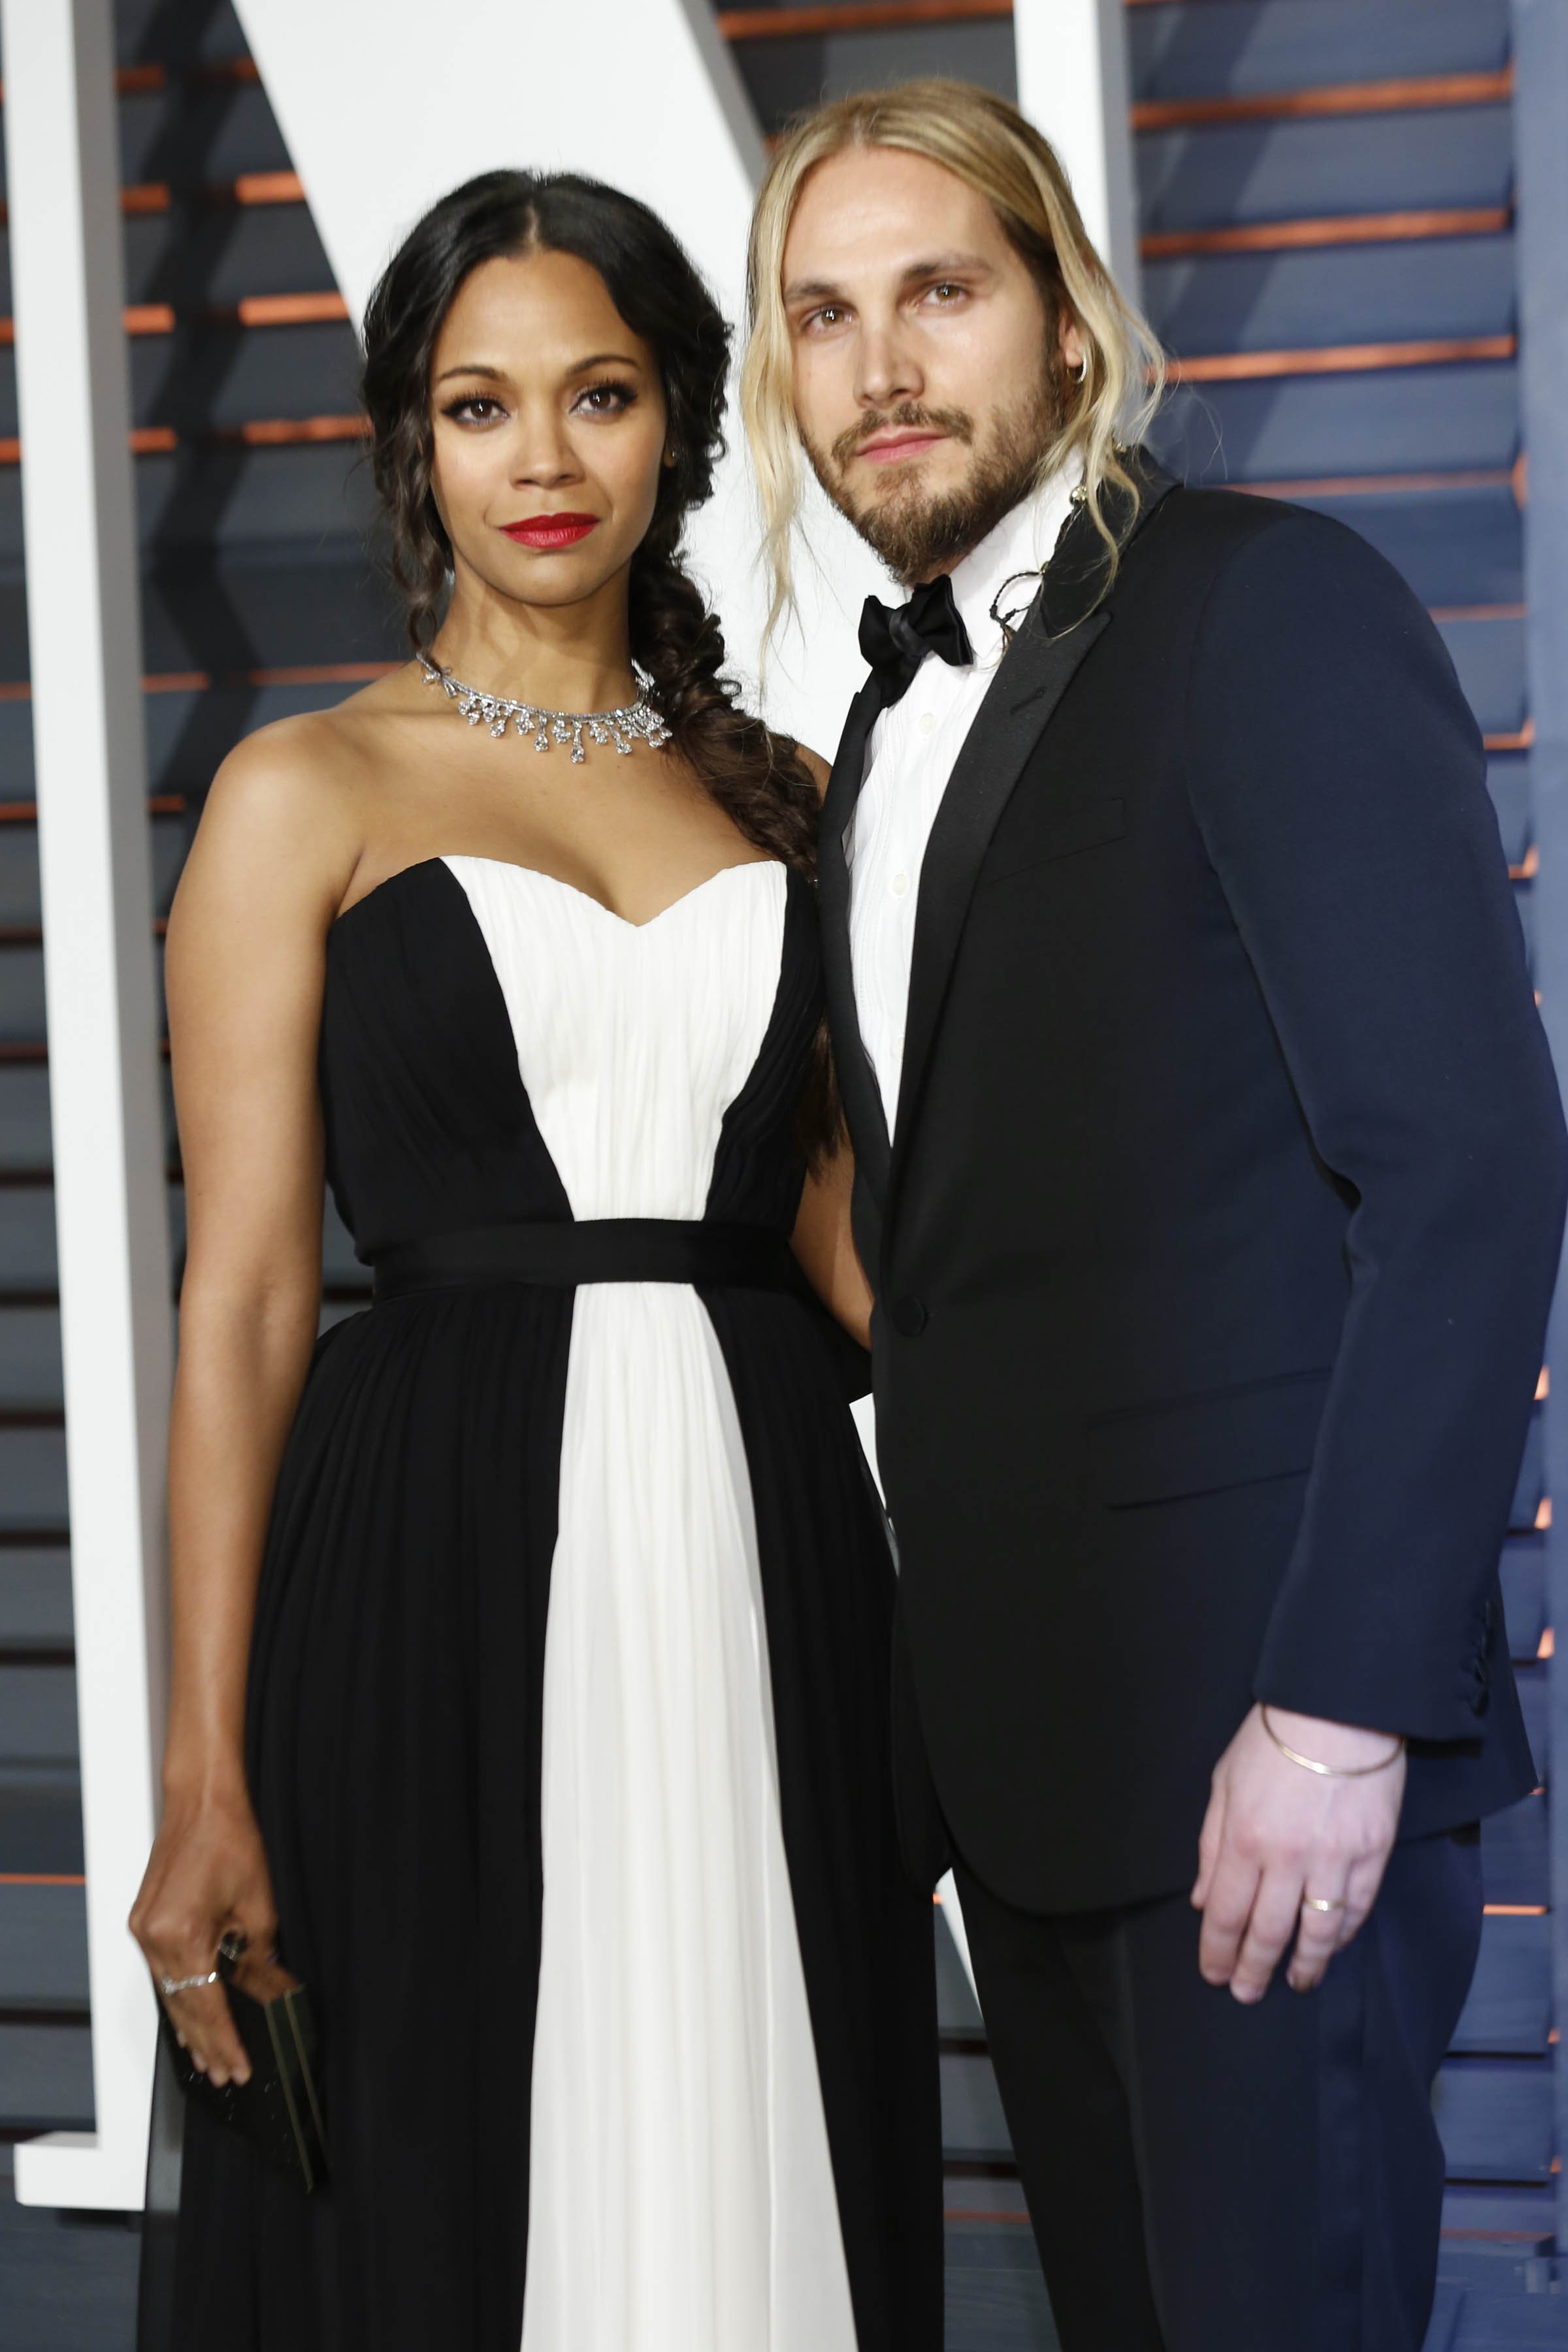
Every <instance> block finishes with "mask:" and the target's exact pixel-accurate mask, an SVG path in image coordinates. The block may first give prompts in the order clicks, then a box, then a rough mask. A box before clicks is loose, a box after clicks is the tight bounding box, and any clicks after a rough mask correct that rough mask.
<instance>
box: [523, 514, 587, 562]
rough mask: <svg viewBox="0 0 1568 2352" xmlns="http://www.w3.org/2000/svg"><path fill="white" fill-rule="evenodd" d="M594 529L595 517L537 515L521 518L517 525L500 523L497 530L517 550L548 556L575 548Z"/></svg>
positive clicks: (581, 515)
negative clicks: (554, 552)
mask: <svg viewBox="0 0 1568 2352" xmlns="http://www.w3.org/2000/svg"><path fill="white" fill-rule="evenodd" d="M598 525H599V518H598V516H597V515H591V514H537V515H525V516H524V517H523V519H522V520H521V522H503V523H502V525H501V529H502V530H504V531H505V533H506V535H507V537H508V539H510V540H514V541H516V543H517V544H518V546H519V547H534V548H538V549H539V550H540V551H541V552H542V553H543V554H549V553H550V552H551V551H552V550H553V549H556V548H561V547H575V546H576V544H577V542H578V541H579V540H580V539H586V538H587V536H588V533H589V532H590V531H591V530H597V529H598Z"/></svg>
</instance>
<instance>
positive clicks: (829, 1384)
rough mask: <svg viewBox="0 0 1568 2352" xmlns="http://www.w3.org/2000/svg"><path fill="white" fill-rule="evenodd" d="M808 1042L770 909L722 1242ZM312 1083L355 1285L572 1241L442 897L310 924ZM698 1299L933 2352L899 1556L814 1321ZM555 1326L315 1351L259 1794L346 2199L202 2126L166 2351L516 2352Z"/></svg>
mask: <svg viewBox="0 0 1568 2352" xmlns="http://www.w3.org/2000/svg"><path fill="white" fill-rule="evenodd" d="M819 1017H820V981H819V975H818V969H817V954H816V910H815V904H814V900H813V897H812V894H811V892H810V890H809V888H808V887H806V886H805V885H804V884H803V883H801V882H800V881H799V880H798V878H797V877H790V883H789V889H788V897H787V902H786V916H785V924H784V948H783V955H782V963H781V970H780V977H779V984H778V992H777V997H776V1001H775V1003H774V1006H773V1015H772V1019H771V1021H770V1023H769V1025H768V1029H767V1034H766V1036H765V1039H764V1042H763V1049H762V1052H761V1054H760V1055H759V1056H758V1059H757V1061H756V1064H755V1066H754V1067H753V1068H752V1073H751V1076H750V1077H749V1079H748V1081H747V1083H746V1085H745V1086H744V1087H743V1088H742V1092H741V1094H740V1095H739V1096H738V1097H736V1098H735V1100H734V1101H733V1102H732V1103H731V1106H730V1108H729V1111H728V1114H727V1116H726V1118H725V1120H724V1123H723V1129H722V1132H721V1140H720V1147H719V1150H718V1154H717V1159H716V1162H715V1166H714V1171H713V1179H712V1188H711V1195H710V1203H709V1210H708V1216H709V1218H710V1220H712V1221H713V1222H715V1223H727V1224H731V1225H734V1224H752V1225H756V1226H759V1227H762V1228H764V1229H767V1230H771V1231H774V1232H777V1233H778V1234H781V1235H782V1234H787V1233H788V1231H789V1228H790V1226H791V1224H792V1223H793V1219H794V1216H795V1209H796V1205H797V1203H798V1199H799V1192H800V1186H801V1181H802V1174H803V1170H802V1163H801V1160H800V1156H799V1152H798V1149H797V1146H796V1142H795V1131H794V1129H795V1110H796V1106H797V1104H798V1101H799V1098H800V1094H801V1090H802V1087H803V1084H804V1082H805V1072H806V1068H807V1066H808V1059H809V1055H810V1052H811V1049H812V1043H813V1040H814V1038H815V1035H816V1028H817V1024H818V1020H819ZM321 1093H322V1099H323V1103H324V1106H325V1115H326V1127H327V1138H328V1164H329V1175H330V1180H331V1185H332V1189H333V1192H334V1195H335V1197H336V1200H337V1202H338V1205H339V1208H340V1210H341V1212H342V1215H343V1217H344V1219H345V1221H346V1222H347V1223H349V1225H350V1227H351V1229H352V1230H353V1234H354V1235H355V1243H356V1248H357V1249H358V1251H359V1253H360V1255H362V1256H363V1257H365V1258H367V1259H371V1260H373V1261H374V1258H375V1257H376V1256H377V1255H378V1254H383V1253H385V1252H388V1251H391V1250H394V1249H396V1248H400V1247H403V1246H405V1245H406V1244H410V1243H416V1242H419V1241H421V1240H425V1239H428V1238H429V1237H431V1236H434V1235H437V1234H448V1233H455V1232H461V1231H466V1230H468V1229H471V1228H481V1227H492V1226H498V1225H503V1224H507V1223H520V1222H521V1223H530V1222H535V1223H536V1222H542V1221H561V1222H563V1223H564V1222H569V1221H570V1216H571V1212H570V1208H569V1206H568V1202H567V1198H566V1194H565V1191H564V1189H563V1184H562V1181H561V1179H560V1177H559V1176H558V1175H557V1173H556V1171H555V1169H554V1166H553V1164H552V1160H551V1157H550V1154H549V1152H548V1150H546V1148H545V1145H544V1143H543V1141H542V1137H541V1134H540V1131H539V1129H538V1126H537V1125H536V1123H535V1120H534V1118H533V1115H532V1112H531V1107H530V1104H529V1101H528V1098H527V1095H526V1092H525V1090H524V1087H523V1084H522V1080H521V1075H520V1071H519V1066H518V1056H517V1049H516V1045H515V1041H514V1038H513V1034H512V1031H511V1028H510V1020H509V1015H508V1012H507V1008H506V1005H505V1003H504V1001H503V998H502V993H501V990H500V985H499V984H498V981H497V978H496V974H495V971H494V970H493V968H492V966H491V963H490V961H489V953H488V951H487V948H486V945H485V941H484V938H483V936H482V934H481V932H480V930H479V926H478V924H477V923H476V921H475V919H474V916H473V914H472V912H471V910H470V907H469V903H468V898H467V897H466V895H465V893H464V890H463V888H462V887H461V885H460V884H459V883H458V881H457V879H456V878H455V877H454V876H453V874H452V873H451V871H450V870H449V869H448V868H447V866H445V865H444V864H443V863H442V862H440V861H439V860H431V861H429V862H427V863H426V864H424V865H420V866H414V867H411V868H409V869H408V870H407V871H406V872H405V873H404V874H401V875H399V876H397V877H394V879H393V880H391V881H389V882H388V883H386V884H384V885H383V886H382V887H380V888H378V889H377V890H375V891H374V892H373V893H372V894H371V895H370V896H369V897H368V898H364V899H363V900H362V901H360V902H359V904H358V905H356V906H355V907H354V908H352V909H351V910H350V911H349V912H348V913H347V914H346V915H345V916H344V917H342V919H340V920H339V922H338V923H337V924H336V925H335V926H334V928H333V930H332V933H331V940H330V944H329V958H328V971H327V982H326V992H325V999H324V1005H323V1014H322V1027H321ZM701 1296H702V1297H703V1300H704V1303H705V1305H706V1307H707V1309H708V1312H709V1314H710V1318H711V1320H712V1323H713V1327H714V1329H715V1332H716V1334H717V1336H718V1339H719V1341H720V1344H721V1349H722V1354H723V1359H724V1362H725V1365H726V1368H727V1370H728V1371H729V1374H730V1379H731V1387H732V1391H733V1395H734V1401H735V1407H736V1412H737V1416H738V1418H739V1421H740V1424H741V1428H742V1434H743V1439H744V1444H745V1449H746V1454H747V1459H748V1465H749V1470H750V1475H751V1481H752V1500H753V1505H754V1509H755V1516H756V1526H757V1540H758V1552H759V1558H760V1566H761V1574H762V1582H763V1596H764V1608H765V1617H766V1630H767V1641H768V1647H769V1664H770V1670H771V1681H772V1694H773V1713H774V1725H775V1738H776V1748H777V1759H778V1779H779V1801H780V1811H781V1816H782V1826H783V1833H784V1849H785V1854H786V1859H787V1864H788V1869H789V1876H790V1883H791V1888H792V1892H793V1896H794V1901H795V1913H796V1922H797V1928H798V1935H799V1941H800V1948H801V1955H802V1962H803V1967H804V1970H805V1984H806V1991H807V1998H808V2004H809V2009H810V2014H811V2021H812V2031H813V2035H814V2038H815V2042H816V2050H817V2056H818V2070H819V2074H820V2079H821V2087H822V2093H823V2100H824V2107H825V2113H826V2125H827V2134H828V2143H829V2148H830V2153H831V2158H832V2167H833V2175H834V2181H835V2185H836V2188H837V2199H838V2206H839V2211H840V2217H841V2221H842V2227H843V2234H844V2242H845V2253H846V2259H847V2269H848V2275H849V2283H850V2290H851V2295H852V2300H853V2305H854V2313H855V2321H856V2326H857V2332H858V2342H859V2345H860V2347H861V2352H936V2347H938V2346H939V2345H940V2342H941V2330H942V2294H941V2226H942V2221H941V2171H940V2121H939V2112H938V2096H937V2083H936V2065H935V2047H936V2045H935V2020H934V1993H933V1987H932V1981H931V1973H932V1971H931V1909H930V1898H929V1895H923V1894H921V1893H920V1892H919V1891H917V1890H916V1889H915V1888H914V1887H913V1885H911V1884H910V1881H909V1879H908V1877H907V1876H906V1875H905V1874H904V1872H903V1870H902V1867H901V1865H900V1862H899V1860H898V1856H897V1839H896V1832H895V1826H894V1822H893V1814H892V1799H891V1790H890V1775H889V1763H888V1729H887V1723H888V1685H889V1643H890V1627H891V1620H892V1608H893V1577H892V1570H891V1566H890V1561H889V1554H888V1549H887V1544H886V1538H885V1533H884V1527H883V1523H882V1519H881V1516H880V1511H879V1506H878V1503H877V1499H876V1496H875V1493H874V1490H873V1489H872V1488H871V1487H870V1485H869V1481H868V1475H867V1473H866V1469H865V1465H864V1462H863V1459H862V1457H861V1455H860V1453H859V1449H858V1441H857V1439H856V1436H855V1433H854V1429H853V1424H852V1423H851V1422H850V1420H849V1417H848V1414H847V1410H846V1407H845V1405H844V1402H843V1397H842V1379H841V1371H840V1368H839V1366H838V1364H837V1361H836V1358H835V1352H834V1349H833V1347H832V1345H831V1342H830V1341H829V1339H827V1337H826V1334H825V1331H824V1329H823V1328H822V1324H821V1321H820V1320H819V1318H818V1316H817V1314H816V1313H815V1312H814V1311H813V1309H812V1308H811V1307H809V1306H808V1305H807V1304H806V1303H805V1302H804V1301H803V1300H802V1299H800V1298H799V1297H795V1296H791V1295H789V1294H788V1293H786V1292H784V1291H780V1290H776V1289H775V1290H767V1289H728V1288H725V1289H719V1290H712V1291H709V1290H704V1291H703V1292H702V1293H701ZM573 1301H574V1293H573V1291H572V1290H571V1289H570V1288H568V1287H562V1286H535V1285H531V1284H524V1283H510V1282H497V1283H494V1284H489V1285H486V1284H479V1285H472V1284H470V1285H466V1286H461V1287H453V1288H447V1289H438V1290H435V1291H431V1292H426V1293H421V1294H418V1295H416V1296H411V1297H400V1298H397V1299H395V1300H394V1301H391V1302H390V1303H386V1304H382V1305H378V1306H376V1307H374V1308H373V1309H372V1310H371V1311H369V1312H368V1313H364V1314H361V1315H357V1316H354V1317H353V1318H350V1319H349V1320H348V1321H346V1322H344V1323H342V1324H341V1325H339V1326H338V1327H337V1328H335V1329H333V1330H331V1331H330V1332H329V1333H327V1335H326V1336H325V1337H324V1338H323V1339H321V1342H320V1343H319V1345H318V1348H317V1351H316V1355H315V1359H314V1361H313V1363H312V1366H311V1370H310V1375H309V1378H308V1381H307V1382H306V1386H305V1390H304V1393H303V1395H302V1398H301V1401H300V1407H299V1411H298V1414H297V1416H296V1420H295V1423H294V1427H293V1431H292V1433H291V1436H290V1439H289V1446H288V1450H287V1454H286V1457H285V1461H284V1464H283V1467H282V1471H281V1474H280V1476H279V1483H278V1489H277V1496H276V1502H275V1507H274V1511H273V1516H272V1523H271V1528H270V1531H269V1536H268V1547H267V1555H266V1561H265V1566H264V1569H263V1572H262V1580H261V1586H260V1591H259V1595H258V1610H257V1618H256V1627H255V1633H254V1639H253V1647H252V1663H251V1675H250V1689H249V1706H248V1721H247V1761H248V1769H249V1776H250V1785H251V1790H252V1796H253V1801H254V1802H255V1805H256V1809H257V1813H258V1820H259V1822H260V1825H261V1830H262V1834H263V1837H264V1839H265V1842H266V1845H267V1851H268V1859H269V1862H270V1865H271V1869H272V1872H273V1876H274V1882H275V1892H276V1895H277V1900H278V1906H279V1921H280V1938H279V1940H280V1952H281V1957H282V1958H283V1959H284V1960H285V1962H286V1964H287V1965H288V1966H289V1968H290V1969H293V1970H294V1971H295V1972H296V1973H297V1974H299V1975H300V1977H301V1978H303V1979H305V1981H306V1982H307V1983H308V1984H309V1986H310V1990H311V1993H312V1996H313V1999H314V2002H315V2006H316V2010H317V2014H318V2021H319V2025H320V2031H321V2044H322V2053H323V2070H324V2081H325V2094H326V2105H327V2119H328V2132H329V2138H330V2147H331V2172H332V2178H331V2186H330V2189H329V2190H328V2192H327V2193H326V2194H325V2195H323V2196H321V2197H319V2198H317V2199H315V2200H304V2199H302V2198H300V2196H299V2195H298V2194H297V2193H296V2192H295V2191H294V2190H293V2189H291V2188H290V2187H289V2185H288V2184H287V2183H286V2182H284V2181H283V2180H282V2179H280V2178H275V2177H273V2176H272V2175H271V2174H269V2173H268V2171H267V2170H266V2169H265V2168H264V2167H262V2166H261V2165H260V2164H259V2163H258V2162H257V2161H256V2160H255V2159H254V2158H252V2156H251V2153H250V2151H249V2149H248V2148H247V2147H246V2145H245V2144H244V2143H243V2142H241V2141H240V2140H238V2139H237V2137H233V2136H231V2135H229V2134H227V2133H226V2132H225V2131H224V2130H223V2129H222V2128H221V2127H219V2126H214V2125H212V2124H210V2123H209V2121H208V2119H207V2118H206V2117H205V2116H204V2115H203V2114H202V2113H201V2112H200V2111H199V2110H197V2109H195V2108H193V2109H192V2110H190V2111H189V2113H188V2115H187V2120H186V2142H185V2159H184V2188H183V2198H182V2209H181V2221H180V2234H179V2251H178V2259H177V2272H176V2314H177V2315H176V2326H175V2330H174V2346H175V2347H176V2352H197V2347H201V2352H208V2347H211V2346H213V2345H215V2344H222V2345H223V2347H225V2352H430V2347H434V2346H437V2345H439V2346H441V2347H443V2352H445V2347H452V2352H517V2347H518V2345H519V2341H520V2336H521V2323H522V2312H523V2304H524V2294H525V2277H524V2272H525V2261H526V2252H527V2243H528V2201H529V2124H530V2089H531V2063H532V2048H533V2023H534V2004H535V1996H536V1990H537V1981H538V1971H539V1954H540V1937H541V1922H542V1905H543V1901H544V1887H543V1874H542V1854H541V1842H540V1772H541V1752H542V1751H541V1742H542V1691H543V1664H544V1648H545V1630H546V1623H547V1619H548V1611H549V1599H550V1573H551V1562H552V1552H553V1549H554V1545H555V1538H556V1507H557V1495H558V1481H559V1472H560V1460H561V1441H562V1427H563V1402H564V1397H565V1391H566V1377H567V1368H568V1360H569V1353H570V1345H571V1333H572V1321H573ZM563 2352H566V2347H563ZM737 2352H741V2347H737Z"/></svg>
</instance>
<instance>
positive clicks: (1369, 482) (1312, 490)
mask: <svg viewBox="0 0 1568 2352" xmlns="http://www.w3.org/2000/svg"><path fill="white" fill-rule="evenodd" d="M1224 487H1225V488H1226V489H1227V490H1239V491H1240V492H1241V493H1242V494H1243V496H1245V497H1247V498H1249V499H1359V498H1366V499H1372V498H1388V497H1399V496H1408V497H1424V496H1426V495H1427V494H1429V493H1432V492H1436V493H1438V494H1439V495H1440V494H1441V493H1442V492H1443V491H1445V490H1512V492H1513V494H1514V496H1515V498H1516V499H1518V500H1519V503H1520V504H1521V506H1522V505H1523V503H1524V501H1523V499H1522V498H1521V495H1520V493H1521V478H1520V469H1519V467H1518V466H1517V465H1514V466H1512V467H1503V466H1475V467H1469V468H1468V469H1463V470H1459V471H1456V472H1454V473H1451V474H1440V473H1439V474H1310V475H1305V474H1304V475H1298V476H1295V477H1292V478H1289V479H1282V480H1279V481H1268V482H1226V484H1225V485H1224Z"/></svg>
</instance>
